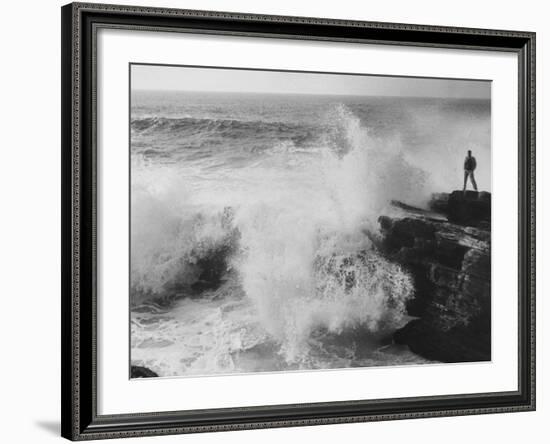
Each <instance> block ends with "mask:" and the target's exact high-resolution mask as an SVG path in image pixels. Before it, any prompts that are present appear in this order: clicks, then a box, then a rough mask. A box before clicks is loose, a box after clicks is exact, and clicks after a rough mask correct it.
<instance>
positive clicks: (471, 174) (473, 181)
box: [470, 171, 477, 191]
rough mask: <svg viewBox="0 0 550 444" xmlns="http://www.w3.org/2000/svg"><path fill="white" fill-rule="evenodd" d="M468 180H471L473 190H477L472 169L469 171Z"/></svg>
mask: <svg viewBox="0 0 550 444" xmlns="http://www.w3.org/2000/svg"><path fill="white" fill-rule="evenodd" d="M470 180H471V181H472V185H473V186H474V190H476V191H477V183H476V179H475V177H474V172H473V171H470Z"/></svg>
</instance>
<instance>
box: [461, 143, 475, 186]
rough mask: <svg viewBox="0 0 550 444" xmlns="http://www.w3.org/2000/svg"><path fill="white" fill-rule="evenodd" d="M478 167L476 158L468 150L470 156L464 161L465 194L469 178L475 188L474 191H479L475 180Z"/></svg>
mask: <svg viewBox="0 0 550 444" xmlns="http://www.w3.org/2000/svg"><path fill="white" fill-rule="evenodd" d="M476 167H477V162H476V158H475V157H474V156H472V152H471V151H470V150H468V155H467V156H466V159H464V188H463V189H462V191H463V192H464V193H465V192H466V182H467V181H468V177H469V178H470V181H471V182H472V185H473V186H474V190H476V191H477V183H476V180H475V178H474V170H475V169H476Z"/></svg>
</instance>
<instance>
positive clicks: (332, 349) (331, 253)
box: [129, 64, 491, 378]
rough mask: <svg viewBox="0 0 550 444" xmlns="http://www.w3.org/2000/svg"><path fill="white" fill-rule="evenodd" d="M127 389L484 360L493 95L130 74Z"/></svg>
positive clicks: (446, 85)
mask: <svg viewBox="0 0 550 444" xmlns="http://www.w3.org/2000/svg"><path fill="white" fill-rule="evenodd" d="M129 125H130V148H129V156H130V281H129V286H130V301H129V303H130V307H129V309H130V363H129V367H130V368H129V371H130V377H131V378H143V377H179V376H209V375H223V374H242V373H255V372H288V371H313V370H328V369H346V368H347V369H351V368H358V367H361V368H365V367H373V366H394V365H399V366H409V365H430V364H438V365H442V364H445V363H458V362H463V363H468V362H480V361H490V360H491V82H490V81H485V80H464V79H441V78H417V77H392V76H376V75H365V74H353V73H318V72H296V71H274V70H253V69H234V68H216V67H193V66H172V65H149V64H131V65H130V122H129Z"/></svg>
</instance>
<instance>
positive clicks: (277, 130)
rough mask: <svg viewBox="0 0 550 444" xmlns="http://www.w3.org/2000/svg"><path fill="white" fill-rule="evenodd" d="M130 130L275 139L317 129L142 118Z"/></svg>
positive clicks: (232, 121) (259, 122) (255, 122)
mask: <svg viewBox="0 0 550 444" xmlns="http://www.w3.org/2000/svg"><path fill="white" fill-rule="evenodd" d="M131 128H132V130H133V131H136V132H139V133H151V132H159V133H161V132H162V133H166V132H167V131H169V132H170V134H174V132H191V133H197V134H201V135H202V136H203V137H204V135H205V133H208V132H217V133H219V134H220V135H223V136H226V137H231V138H240V137H242V135H243V132H250V133H253V134H262V137H269V136H277V135H280V134H298V133H302V134H304V135H308V134H313V133H314V132H315V131H316V130H318V129H319V128H318V127H315V126H310V127H306V126H304V125H303V124H300V125H298V124H289V123H285V122H268V121H263V120H237V119H214V118H212V119H210V118H194V117H180V118H169V117H144V118H134V119H132V121H131Z"/></svg>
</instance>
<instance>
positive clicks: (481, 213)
mask: <svg viewBox="0 0 550 444" xmlns="http://www.w3.org/2000/svg"><path fill="white" fill-rule="evenodd" d="M490 202H491V196H490V194H489V193H474V192H467V193H466V194H465V195H464V194H463V193H462V191H454V192H452V193H450V194H447V193H442V194H437V195H434V197H433V199H432V201H431V202H430V205H429V206H430V209H431V211H427V210H422V209H419V208H414V207H410V206H408V205H406V204H402V203H399V202H395V203H394V206H396V207H398V208H399V209H400V210H401V212H402V214H401V215H399V216H394V217H388V216H381V217H380V218H379V223H380V229H381V232H382V239H381V242H380V245H379V247H380V248H381V250H382V251H383V252H384V254H385V255H386V256H387V257H388V258H389V259H391V260H393V261H395V262H398V263H399V264H401V265H402V266H404V267H405V268H406V269H407V270H408V271H409V272H410V273H411V275H412V276H413V278H414V281H415V297H414V298H413V299H412V300H411V301H410V302H409V304H408V306H407V311H408V314H409V315H411V316H415V317H417V319H415V320H413V321H411V322H409V323H408V324H407V325H406V326H405V327H403V328H401V329H400V330H398V331H397V332H396V333H395V334H394V341H395V342H396V343H398V344H407V345H408V346H409V347H410V348H411V350H412V351H413V352H415V353H417V354H419V355H421V356H423V357H425V358H427V359H432V360H437V361H442V362H472V361H485V360H490V359H491V233H490V229H489V227H490V217H491V216H490V214H491V210H490Z"/></svg>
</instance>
